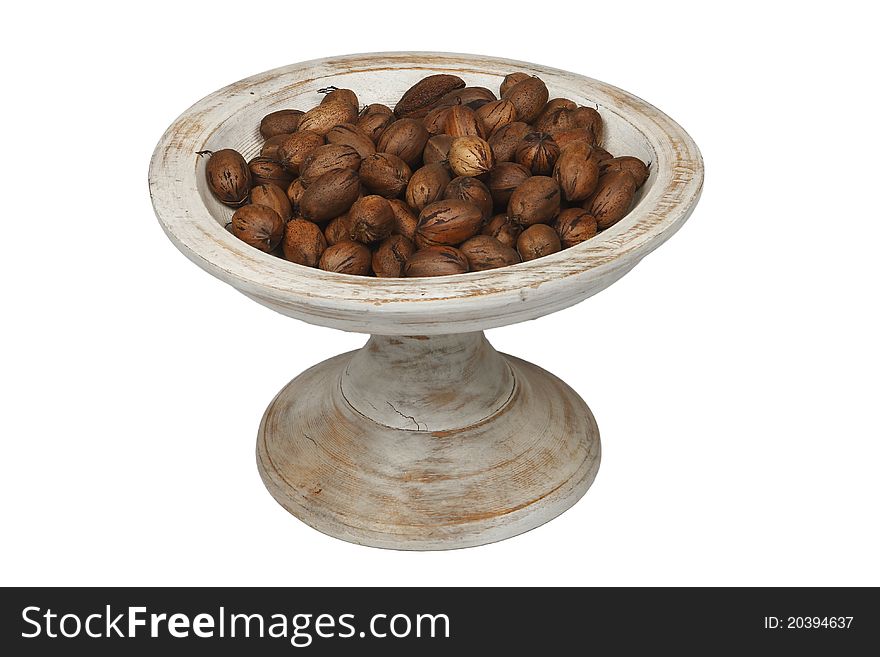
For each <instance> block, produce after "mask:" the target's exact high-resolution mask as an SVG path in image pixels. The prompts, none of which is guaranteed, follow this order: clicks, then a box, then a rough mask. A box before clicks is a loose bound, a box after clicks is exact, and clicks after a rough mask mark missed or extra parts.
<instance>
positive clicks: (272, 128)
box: [260, 109, 304, 139]
mask: <svg viewBox="0 0 880 657" xmlns="http://www.w3.org/2000/svg"><path fill="white" fill-rule="evenodd" d="M303 114H304V112H303V111H302V110H295V109H286V110H278V111H277V112H272V113H271V114H267V115H266V116H264V117H263V120H262V121H260V134H261V135H262V136H263V139H269V138H270V137H275V136H277V135H283V134H291V133H293V132H296V129H297V128H298V127H299V122H300V120H301V119H302V116H303Z"/></svg>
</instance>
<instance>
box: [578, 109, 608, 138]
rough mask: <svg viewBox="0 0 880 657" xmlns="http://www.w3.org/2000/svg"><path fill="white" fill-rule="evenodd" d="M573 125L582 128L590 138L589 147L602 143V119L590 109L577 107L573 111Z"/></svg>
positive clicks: (595, 111)
mask: <svg viewBox="0 0 880 657" xmlns="http://www.w3.org/2000/svg"><path fill="white" fill-rule="evenodd" d="M574 123H575V126H577V127H578V128H584V129H585V130H586V131H587V132H588V133H589V134H590V138H591V140H592V141H591V142H590V145H591V146H595V145H596V144H598V143H600V142H601V141H602V134H603V129H602V117H601V115H600V114H599V112H598V111H597V110H595V109H593V108H592V107H578V108H577V109H576V110H575V111H574Z"/></svg>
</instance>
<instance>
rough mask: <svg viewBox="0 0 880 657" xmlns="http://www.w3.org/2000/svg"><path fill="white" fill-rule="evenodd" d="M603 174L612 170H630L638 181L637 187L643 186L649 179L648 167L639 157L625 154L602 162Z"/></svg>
mask: <svg viewBox="0 0 880 657" xmlns="http://www.w3.org/2000/svg"><path fill="white" fill-rule="evenodd" d="M601 168H602V175H603V176H604V175H605V174H606V173H611V172H612V171H628V172H629V173H630V174H632V177H633V178H634V179H635V181H636V187H637V188H638V187H641V186H642V185H644V184H645V181H646V180H647V179H648V174H649V171H648V167H647V166H646V165H645V163H644V162H642V161H641V160H640V159H639V158H637V157H632V156H631V155H624V156H622V157H614V158H611V159H610V160H604V161H603V162H602V167H601Z"/></svg>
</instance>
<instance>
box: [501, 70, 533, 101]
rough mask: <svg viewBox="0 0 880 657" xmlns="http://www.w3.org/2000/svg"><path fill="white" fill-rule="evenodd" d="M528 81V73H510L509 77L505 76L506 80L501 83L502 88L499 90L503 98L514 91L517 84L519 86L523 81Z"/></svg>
mask: <svg viewBox="0 0 880 657" xmlns="http://www.w3.org/2000/svg"><path fill="white" fill-rule="evenodd" d="M528 79H529V74H528V73H521V72H516V73H508V74H507V75H505V76H504V79H503V80H502V81H501V88H500V89H499V91H500V92H501V96H502V97H504V94H506V93H507V92H508V90H510V89H512V88H513V87H515V86H516V85H517V84H519V83H520V82H522V81H523V80H528Z"/></svg>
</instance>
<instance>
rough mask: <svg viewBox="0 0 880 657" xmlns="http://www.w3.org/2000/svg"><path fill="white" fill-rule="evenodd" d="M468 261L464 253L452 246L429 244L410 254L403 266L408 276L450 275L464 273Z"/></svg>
mask: <svg viewBox="0 0 880 657" xmlns="http://www.w3.org/2000/svg"><path fill="white" fill-rule="evenodd" d="M467 270H468V261H467V258H465V257H464V254H463V253H462V252H461V251H459V250H458V249H456V248H455V247H452V246H429V247H427V248H424V249H419V250H418V251H416V252H415V253H413V254H412V256H410V258H409V259H408V260H407V261H406V266H405V267H404V274H406V276H407V277H409V278H415V277H421V276H450V275H452V274H464V273H465V272H467Z"/></svg>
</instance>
